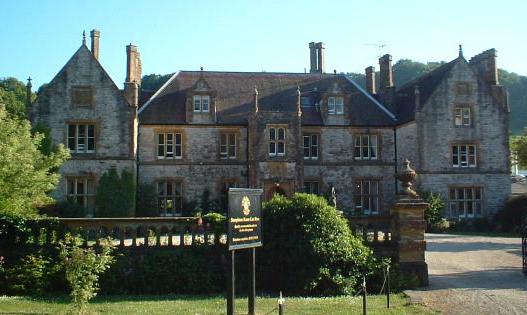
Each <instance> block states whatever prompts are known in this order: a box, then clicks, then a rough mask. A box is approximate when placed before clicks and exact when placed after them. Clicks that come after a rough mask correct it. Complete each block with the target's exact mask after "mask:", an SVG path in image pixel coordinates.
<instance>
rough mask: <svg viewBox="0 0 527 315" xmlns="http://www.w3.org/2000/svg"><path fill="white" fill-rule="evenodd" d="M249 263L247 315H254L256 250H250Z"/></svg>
mask: <svg viewBox="0 0 527 315" xmlns="http://www.w3.org/2000/svg"><path fill="white" fill-rule="evenodd" d="M250 255H251V262H250V266H249V302H248V305H249V312H248V315H255V311H254V304H255V301H256V248H254V247H253V248H251V252H250Z"/></svg>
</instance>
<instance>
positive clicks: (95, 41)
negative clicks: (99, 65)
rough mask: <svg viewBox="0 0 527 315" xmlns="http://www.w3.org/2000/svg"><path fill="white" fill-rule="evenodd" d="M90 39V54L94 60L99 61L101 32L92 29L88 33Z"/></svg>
mask: <svg viewBox="0 0 527 315" xmlns="http://www.w3.org/2000/svg"><path fill="white" fill-rule="evenodd" d="M90 37H91V52H92V54H93V56H94V57H95V59H97V60H99V39H100V37H101V32H100V31H99V30H96V29H93V30H91V32H90Z"/></svg>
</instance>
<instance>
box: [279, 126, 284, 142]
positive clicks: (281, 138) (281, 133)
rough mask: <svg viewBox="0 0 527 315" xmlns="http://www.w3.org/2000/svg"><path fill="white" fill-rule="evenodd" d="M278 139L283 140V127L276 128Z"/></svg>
mask: <svg viewBox="0 0 527 315" xmlns="http://www.w3.org/2000/svg"><path fill="white" fill-rule="evenodd" d="M278 140H285V129H284V128H278Z"/></svg>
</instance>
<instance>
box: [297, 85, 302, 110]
mask: <svg viewBox="0 0 527 315" xmlns="http://www.w3.org/2000/svg"><path fill="white" fill-rule="evenodd" d="M301 96H302V92H300V86H297V88H296V113H297V114H298V117H300V116H302V105H301V99H300V98H301Z"/></svg>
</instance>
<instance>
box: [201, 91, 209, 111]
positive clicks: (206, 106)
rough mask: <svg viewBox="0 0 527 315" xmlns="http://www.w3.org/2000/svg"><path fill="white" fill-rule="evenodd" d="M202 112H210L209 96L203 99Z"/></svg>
mask: <svg viewBox="0 0 527 315" xmlns="http://www.w3.org/2000/svg"><path fill="white" fill-rule="evenodd" d="M201 110H202V111H204V112H208V111H209V96H208V95H205V96H202V97H201Z"/></svg>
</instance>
